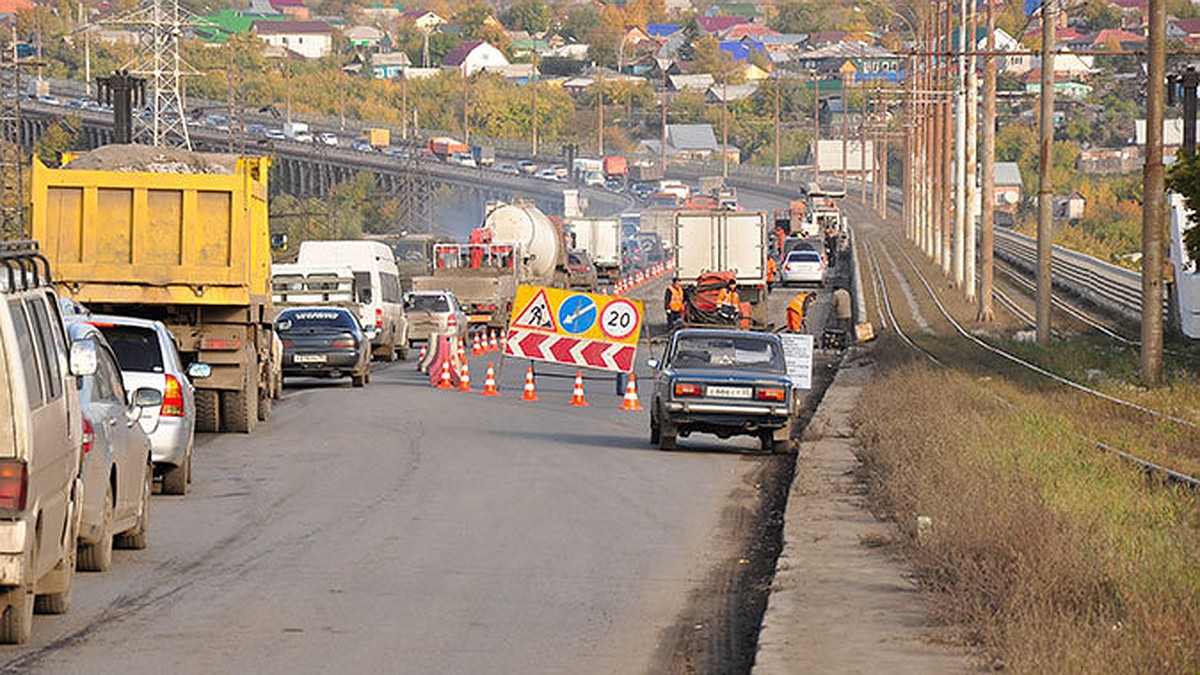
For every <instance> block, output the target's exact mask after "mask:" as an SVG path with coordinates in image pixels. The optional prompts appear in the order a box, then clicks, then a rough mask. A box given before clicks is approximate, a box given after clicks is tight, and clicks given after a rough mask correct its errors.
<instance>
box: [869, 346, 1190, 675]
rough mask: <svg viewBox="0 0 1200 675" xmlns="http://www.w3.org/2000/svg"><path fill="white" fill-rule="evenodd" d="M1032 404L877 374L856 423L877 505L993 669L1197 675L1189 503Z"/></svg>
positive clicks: (913, 371)
mask: <svg viewBox="0 0 1200 675" xmlns="http://www.w3.org/2000/svg"><path fill="white" fill-rule="evenodd" d="M1046 397H1047V394H1045V393H1038V392H1030V391H1029V390H1028V389H1022V388H1020V387H1016V386H1011V385H1009V384H1007V383H1005V382H997V381H988V382H987V383H986V386H985V384H984V383H983V382H982V381H980V380H978V379H972V378H971V377H968V376H965V375H962V374H957V373H954V372H945V371H935V370H931V369H930V368H929V367H927V366H924V365H921V364H916V363H911V364H907V365H903V364H900V365H895V366H891V367H889V366H888V365H887V364H886V363H881V372H880V374H879V375H878V380H877V381H876V382H874V383H873V384H872V386H870V387H868V388H867V389H866V390H865V391H864V393H863V398H862V399H861V401H860V404H859V409H858V412H857V424H858V430H859V434H858V435H859V438H860V439H861V441H862V444H863V450H862V452H863V459H864V462H865V464H866V467H867V472H868V476H869V480H870V483H871V491H872V496H873V498H874V500H875V504H876V507H877V508H878V509H879V510H880V511H882V512H883V513H886V514H887V515H889V516H891V517H894V519H895V521H896V523H897V524H898V526H899V527H900V529H901V530H902V531H903V532H904V533H905V534H906V535H908V536H906V537H904V541H905V542H906V550H907V552H908V553H909V554H910V556H911V559H912V563H913V565H914V568H915V569H916V570H917V573H918V577H919V579H921V581H922V583H923V584H924V585H925V587H927V588H928V589H929V590H931V591H933V592H934V596H933V597H935V598H937V599H938V602H937V606H938V611H939V613H940V615H941V617H942V618H943V619H944V620H946V621H947V622H949V623H952V624H953V625H957V626H962V627H963V630H964V634H965V638H966V639H967V640H968V641H970V642H972V643H973V644H976V645H978V646H979V647H980V648H981V649H982V650H983V651H984V652H985V653H987V654H988V655H989V657H990V658H991V659H992V660H993V661H994V664H995V665H1002V666H1003V667H1005V668H1006V669H1008V670H1011V671H1014V672H1020V673H1023V672H1039V673H1040V672H1099V673H1130V672H1155V673H1195V672H1200V565H1198V564H1197V562H1196V561H1197V560H1200V555H1198V554H1200V502H1198V500H1197V496H1196V495H1194V494H1191V493H1187V492H1181V491H1179V490H1175V489H1166V488H1156V487H1151V486H1149V485H1147V483H1146V480H1145V478H1144V477H1143V476H1142V475H1141V474H1140V473H1138V472H1136V471H1134V470H1132V469H1131V468H1130V467H1129V466H1128V465H1127V464H1125V463H1123V462H1121V461H1120V460H1117V459H1115V458H1113V457H1111V456H1108V455H1104V454H1102V453H1099V452H1097V451H1096V450H1095V449H1094V448H1093V447H1092V446H1091V445H1090V444H1089V443H1087V442H1086V441H1084V440H1081V438H1080V436H1079V435H1078V434H1080V433H1082V432H1084V431H1086V430H1087V429H1086V428H1084V429H1081V428H1079V427H1080V426H1084V425H1086V423H1084V422H1076V421H1074V419H1073V418H1071V417H1069V416H1065V415H1063V414H1060V413H1061V412H1062V408H1061V406H1056V405H1055V403H1054V402H1053V401H1052V400H1048V399H1047V398H1046ZM1075 419H1078V418H1075ZM918 516H928V517H930V518H932V521H933V528H932V530H931V531H930V532H929V533H928V534H927V535H925V536H922V537H921V540H920V541H919V542H918V540H917V534H916V529H917V528H916V522H917V517H918Z"/></svg>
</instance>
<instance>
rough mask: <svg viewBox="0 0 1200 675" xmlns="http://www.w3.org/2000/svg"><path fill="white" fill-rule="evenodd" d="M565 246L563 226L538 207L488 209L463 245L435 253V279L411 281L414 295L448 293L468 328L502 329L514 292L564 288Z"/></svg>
mask: <svg viewBox="0 0 1200 675" xmlns="http://www.w3.org/2000/svg"><path fill="white" fill-rule="evenodd" d="M567 278H568V268H567V244H566V242H565V241H564V236H563V228H562V225H561V223H558V224H556V223H554V222H552V221H551V220H550V218H548V217H547V216H546V214H544V213H542V212H541V211H540V210H539V209H538V208H537V207H535V206H532V205H527V204H504V203H499V202H495V203H491V204H489V205H488V208H487V216H486V217H485V218H484V221H483V225H482V226H481V227H478V228H476V229H475V230H473V231H472V232H471V237H470V240H469V241H468V242H466V243H455V244H438V245H436V246H435V247H434V269H433V274H432V275H430V276H426V277H416V278H414V279H413V290H414V291H450V292H452V293H454V295H455V296H456V297H457V298H458V300H459V302H461V303H462V305H463V309H464V311H465V312H466V314H467V317H468V320H469V321H470V323H471V325H472V326H488V327H492V328H504V327H506V326H507V325H508V319H509V315H510V314H511V313H512V305H513V300H514V299H515V298H516V295H517V286H519V285H521V284H531V285H536V286H555V287H558V288H565V287H566V286H567Z"/></svg>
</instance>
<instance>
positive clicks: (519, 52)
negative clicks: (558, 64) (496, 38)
mask: <svg viewBox="0 0 1200 675" xmlns="http://www.w3.org/2000/svg"><path fill="white" fill-rule="evenodd" d="M518 32H524V31H513V32H512V33H509V37H510V38H511V39H512V42H511V43H509V49H511V50H512V55H513V56H514V57H516V58H518V59H520V58H524V57H526V56H529V55H531V54H537V55H538V56H547V55H548V54H549V53H550V41H549V40H543V39H540V38H535V37H532V36H530V35H529V34H528V33H526V34H525V36H524V37H517V36H516V33H518Z"/></svg>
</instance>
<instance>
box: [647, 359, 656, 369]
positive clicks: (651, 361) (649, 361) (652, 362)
mask: <svg viewBox="0 0 1200 675" xmlns="http://www.w3.org/2000/svg"><path fill="white" fill-rule="evenodd" d="M646 365H647V366H650V367H651V368H658V365H659V364H658V359H646Z"/></svg>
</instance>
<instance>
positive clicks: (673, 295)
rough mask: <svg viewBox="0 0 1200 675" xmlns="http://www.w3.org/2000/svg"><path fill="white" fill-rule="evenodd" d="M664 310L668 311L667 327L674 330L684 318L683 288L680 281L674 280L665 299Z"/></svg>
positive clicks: (668, 287)
mask: <svg viewBox="0 0 1200 675" xmlns="http://www.w3.org/2000/svg"><path fill="white" fill-rule="evenodd" d="M663 309H665V310H666V311H667V327H668V328H673V327H674V326H675V325H676V324H678V323H679V320H680V319H681V318H682V317H683V286H680V285H679V279H672V280H671V285H670V286H667V292H666V297H664V298H663Z"/></svg>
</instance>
